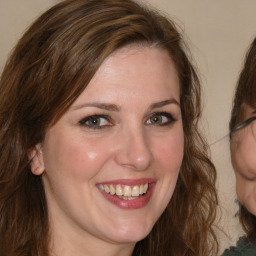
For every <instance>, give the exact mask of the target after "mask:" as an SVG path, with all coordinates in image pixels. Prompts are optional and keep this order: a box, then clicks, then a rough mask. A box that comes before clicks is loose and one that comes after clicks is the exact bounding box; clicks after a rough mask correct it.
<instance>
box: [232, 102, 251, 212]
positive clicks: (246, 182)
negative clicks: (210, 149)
mask: <svg viewBox="0 0 256 256" xmlns="http://www.w3.org/2000/svg"><path fill="white" fill-rule="evenodd" d="M242 110H243V116H244V119H243V120H247V119H248V118H251V117H254V116H256V111H255V108H252V107H251V106H249V105H248V104H245V103H244V104H243V106H242ZM230 149H231V160H232V165H233V167H234V170H235V174H236V191H237V196H238V198H239V201H240V202H241V203H242V204H243V205H244V206H245V207H246V208H247V209H248V211H249V212H251V213H252V214H254V215H256V157H255V156H256V120H254V121H253V122H251V123H250V124H249V125H247V126H245V127H244V128H242V129H240V130H238V131H236V132H234V134H233V135H232V137H231V143H230Z"/></svg>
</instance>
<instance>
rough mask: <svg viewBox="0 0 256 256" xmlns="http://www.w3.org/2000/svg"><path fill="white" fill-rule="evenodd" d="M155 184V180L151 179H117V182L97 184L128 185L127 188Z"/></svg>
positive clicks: (109, 181)
mask: <svg viewBox="0 0 256 256" xmlns="http://www.w3.org/2000/svg"><path fill="white" fill-rule="evenodd" d="M154 182H156V180H155V179H152V178H141V179H117V180H108V181H102V182H99V183H98V184H106V185H107V184H113V185H118V184H122V185H128V186H136V185H140V184H146V183H149V184H150V183H154Z"/></svg>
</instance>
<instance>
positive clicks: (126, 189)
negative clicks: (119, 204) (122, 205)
mask: <svg viewBox="0 0 256 256" xmlns="http://www.w3.org/2000/svg"><path fill="white" fill-rule="evenodd" d="M99 188H100V189H101V190H103V191H105V192H106V193H109V194H111V195H117V196H119V197H120V198H122V199H125V200H133V199H136V198H138V197H139V196H140V195H143V194H146V193H147V191H148V183H146V184H141V185H136V186H128V185H123V186H122V185H121V184H118V185H116V186H114V185H113V184H109V185H106V184H104V185H103V184H99Z"/></svg>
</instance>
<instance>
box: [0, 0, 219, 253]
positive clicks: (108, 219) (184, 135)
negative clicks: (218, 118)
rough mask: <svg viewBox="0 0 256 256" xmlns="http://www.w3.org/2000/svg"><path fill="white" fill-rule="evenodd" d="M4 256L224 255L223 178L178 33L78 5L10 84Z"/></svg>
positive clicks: (152, 18)
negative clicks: (211, 154) (202, 126)
mask: <svg viewBox="0 0 256 256" xmlns="http://www.w3.org/2000/svg"><path fill="white" fill-rule="evenodd" d="M0 104H1V105H0V111H1V112H0V113H1V114H0V119H1V122H0V125H1V129H0V131H1V132H0V134H1V135H0V143H1V146H0V150H1V161H0V162H1V164H0V172H1V175H0V177H1V178H0V181H1V187H0V241H1V244H0V245H1V246H0V248H1V250H2V251H1V255H40V256H41V255H64V256H65V255H147V256H148V255H169V256H170V255H196V256H200V255H204V256H205V255H216V251H217V242H216V237H215V233H214V230H213V227H212V224H213V221H214V219H215V208H216V204H217V199H216V191H215V186H214V183H215V178H216V177H215V176H216V173H215V168H214V166H213V165H212V163H211V162H210V160H209V159H208V157H207V155H206V153H205V152H206V150H207V146H206V144H205V142H204V140H203V139H202V138H201V136H200V134H199V132H198V128H197V123H198V118H199V116H200V112H201V109H200V85H199V81H198V78H197V75H196V73H195V71H194V69H193V67H192V65H191V63H190V61H189V59H188V57H187V55H186V53H185V50H184V46H183V42H182V39H181V35H180V34H179V33H178V31H177V29H176V27H175V25H174V24H173V23H172V22H171V21H169V20H168V19H166V18H164V17H163V16H161V15H160V14H158V13H156V12H154V11H150V10H148V9H146V8H144V7H141V6H139V5H138V4H137V3H135V2H133V1H130V0H125V1H123V0H69V1H63V2H61V3H59V4H57V5H56V6H54V7H52V8H51V9H50V10H49V11H47V12H46V13H44V14H43V15H42V16H41V17H39V18H38V20H37V21H35V23H34V24H33V25H32V26H31V27H30V28H29V29H28V30H27V32H26V33H25V34H24V36H23V37H22V38H21V40H20V41H19V42H18V44H17V46H16V48H15V49H14V51H13V53H12V55H11V57H10V59H9V60H8V62H7V64H6V67H5V69H4V71H3V74H2V77H1V84H0Z"/></svg>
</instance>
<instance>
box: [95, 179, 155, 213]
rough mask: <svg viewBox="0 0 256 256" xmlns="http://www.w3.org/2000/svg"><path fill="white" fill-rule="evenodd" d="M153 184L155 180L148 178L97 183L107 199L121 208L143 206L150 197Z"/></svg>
mask: <svg viewBox="0 0 256 256" xmlns="http://www.w3.org/2000/svg"><path fill="white" fill-rule="evenodd" d="M132 183H133V184H132ZM154 186H155V182H152V181H149V180H141V181H132V180H119V181H114V182H106V183H100V184H98V185H97V187H98V189H99V190H100V192H101V193H102V194H103V196H104V197H105V198H106V199H107V200H108V201H110V202H111V203H113V204H114V205H116V206H117V207H119V208H122V209H138V208H141V207H144V206H145V205H146V204H147V203H148V202H149V200H150V198H151V195H152V192H153V189H154Z"/></svg>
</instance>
